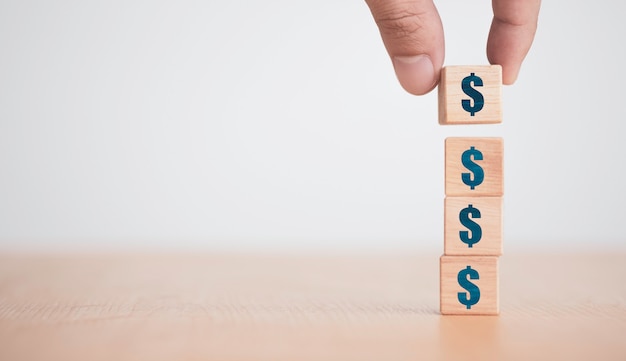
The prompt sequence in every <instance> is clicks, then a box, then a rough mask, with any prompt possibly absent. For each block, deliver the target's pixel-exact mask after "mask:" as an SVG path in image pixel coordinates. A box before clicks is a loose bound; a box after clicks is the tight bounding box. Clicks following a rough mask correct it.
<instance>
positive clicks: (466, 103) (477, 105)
mask: <svg viewBox="0 0 626 361" xmlns="http://www.w3.org/2000/svg"><path fill="white" fill-rule="evenodd" d="M471 83H474V86H477V87H478V86H483V80H482V79H481V78H480V77H478V76H476V74H474V73H471V74H470V75H469V76H466V77H465V78H463V81H461V89H463V93H465V94H467V95H469V96H470V97H471V98H472V99H474V106H472V105H471V104H470V100H469V99H463V100H461V105H462V106H463V109H465V111H466V112H469V113H470V115H471V116H472V117H473V116H474V114H475V113H476V112H479V111H480V110H481V109H482V108H483V105H485V98H483V95H482V94H481V93H480V92H479V91H478V90H476V89H474V88H472V86H471Z"/></svg>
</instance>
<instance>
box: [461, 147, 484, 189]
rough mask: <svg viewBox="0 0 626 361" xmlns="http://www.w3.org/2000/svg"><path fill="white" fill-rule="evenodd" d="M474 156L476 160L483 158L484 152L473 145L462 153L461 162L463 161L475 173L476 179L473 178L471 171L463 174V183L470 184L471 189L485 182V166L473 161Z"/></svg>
mask: <svg viewBox="0 0 626 361" xmlns="http://www.w3.org/2000/svg"><path fill="white" fill-rule="evenodd" d="M472 158H474V160H483V153H481V152H480V150H478V149H476V148H474V147H473V146H472V147H470V149H468V150H466V151H465V152H463V154H462V155H461V162H463V165H464V166H465V168H467V169H468V170H469V171H471V172H472V173H474V179H472V178H471V174H470V173H463V174H461V179H462V180H463V183H465V184H466V185H468V186H469V187H470V189H472V190H473V189H474V188H475V187H476V186H478V185H480V184H481V183H482V182H483V179H484V178H485V173H484V172H483V168H482V167H481V166H479V165H478V164H476V163H474V162H473V161H472Z"/></svg>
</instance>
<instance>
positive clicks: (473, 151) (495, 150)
mask: <svg viewBox="0 0 626 361" xmlns="http://www.w3.org/2000/svg"><path fill="white" fill-rule="evenodd" d="M445 148H446V151H445V153H446V154H445V163H446V166H445V172H446V174H445V189H446V195H447V196H470V197H476V196H490V197H500V196H502V194H503V192H504V187H503V178H504V174H503V168H502V163H503V157H504V144H503V141H502V138H447V139H446V145H445Z"/></svg>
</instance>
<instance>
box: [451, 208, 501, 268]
mask: <svg viewBox="0 0 626 361" xmlns="http://www.w3.org/2000/svg"><path fill="white" fill-rule="evenodd" d="M469 206H472V208H473V209H474V212H479V214H480V217H479V218H475V217H474V216H471V217H470V218H469V219H471V220H472V221H473V222H475V223H476V224H478V225H479V226H480V229H481V232H482V233H481V236H480V238H479V240H478V242H476V243H473V244H472V247H469V246H468V244H466V243H463V241H462V240H461V237H460V234H459V232H468V237H470V238H472V237H474V239H477V238H476V235H475V234H473V231H472V230H470V229H468V228H467V227H465V226H464V225H463V224H462V223H461V221H460V219H459V214H460V213H461V211H462V210H464V209H466V208H469ZM443 209H444V226H443V228H444V233H443V243H444V254H445V255H447V256H500V255H501V254H502V197H446V199H445V200H444V207H443ZM477 214H478V213H477Z"/></svg>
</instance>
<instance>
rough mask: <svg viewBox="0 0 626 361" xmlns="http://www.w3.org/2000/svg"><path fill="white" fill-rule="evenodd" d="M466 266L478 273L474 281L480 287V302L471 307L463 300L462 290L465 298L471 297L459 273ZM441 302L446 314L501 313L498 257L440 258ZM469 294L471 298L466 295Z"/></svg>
mask: <svg viewBox="0 0 626 361" xmlns="http://www.w3.org/2000/svg"><path fill="white" fill-rule="evenodd" d="M465 269H468V270H471V271H472V272H476V278H473V277H472V279H469V278H468V277H463V279H465V280H468V281H470V282H471V283H472V284H474V285H476V286H477V287H478V289H479V290H480V294H479V295H480V298H479V299H478V300H477V302H476V304H474V305H469V308H467V307H466V306H465V305H464V304H462V303H461V302H459V300H458V298H457V295H458V294H459V293H460V294H461V295H462V297H464V299H471V297H469V296H470V295H469V293H468V292H467V290H466V289H464V288H463V287H461V286H460V285H459V281H458V277H457V276H458V275H459V272H461V271H464V270H465ZM439 272H440V275H439V280H440V286H439V290H440V293H441V295H440V298H439V299H440V305H439V308H440V310H441V314H443V315H497V314H498V313H499V312H500V308H499V296H498V257H486V256H441V259H440V260H439ZM465 297H467V298H465Z"/></svg>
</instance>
